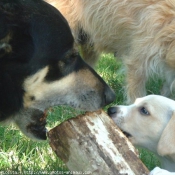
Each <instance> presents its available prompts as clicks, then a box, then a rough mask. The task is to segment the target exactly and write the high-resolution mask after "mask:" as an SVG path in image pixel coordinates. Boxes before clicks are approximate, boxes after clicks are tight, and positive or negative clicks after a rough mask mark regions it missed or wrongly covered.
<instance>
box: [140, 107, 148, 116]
mask: <svg viewBox="0 0 175 175" xmlns="http://www.w3.org/2000/svg"><path fill="white" fill-rule="evenodd" d="M140 113H141V114H143V115H150V114H149V112H148V111H147V109H146V108H145V107H141V108H140Z"/></svg>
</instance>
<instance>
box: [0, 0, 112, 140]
mask: <svg viewBox="0 0 175 175" xmlns="http://www.w3.org/2000/svg"><path fill="white" fill-rule="evenodd" d="M73 45H74V39H73V36H72V34H71V31H70V28H69V26H68V23H67V21H66V20H65V19H64V18H63V16H62V15H61V14H60V13H59V11H58V10H56V9H55V8H54V7H52V6H51V5H49V4H47V3H46V2H44V1H42V0H1V1H0V121H6V120H8V119H9V120H11V121H12V122H15V123H16V124H17V125H18V127H19V128H20V129H21V130H22V132H23V133H24V134H26V135H27V136H28V137H31V138H38V139H46V130H45V124H46V120H45V116H44V111H45V109H47V108H48V107H50V106H55V105H69V106H72V107H74V108H79V109H82V110H89V111H93V110H97V109H99V108H101V107H103V106H105V105H107V104H109V103H111V102H112V101H113V100H114V99H115V94H114V92H113V91H112V90H111V89H110V88H109V87H108V86H107V85H106V83H105V82H104V81H103V80H102V79H101V78H100V77H99V76H98V75H97V73H95V71H94V70H93V69H91V68H90V67H89V66H88V65H87V64H86V63H85V62H84V61H83V60H82V59H81V57H80V56H79V54H78V53H77V52H76V51H75V49H74V47H73Z"/></svg>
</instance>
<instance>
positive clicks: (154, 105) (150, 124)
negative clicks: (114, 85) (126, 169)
mask: <svg viewBox="0 0 175 175" xmlns="http://www.w3.org/2000/svg"><path fill="white" fill-rule="evenodd" d="M116 108H117V113H116V114H114V115H112V116H111V117H112V119H113V120H114V122H115V123H116V124H117V125H118V126H119V127H120V128H121V129H122V130H123V131H125V132H127V133H129V134H130V135H131V137H129V138H130V140H131V142H132V143H133V144H134V145H137V146H142V147H145V148H147V149H150V150H152V151H156V148H157V143H158V141H159V139H160V136H161V134H162V132H163V130H164V128H165V126H166V125H167V123H168V121H169V120H170V118H171V115H172V111H173V109H174V108H175V102H174V101H173V100H170V99H168V98H165V97H162V96H157V95H149V96H146V97H143V98H139V99H137V100H136V101H135V103H134V104H132V105H130V106H117V107H116Z"/></svg>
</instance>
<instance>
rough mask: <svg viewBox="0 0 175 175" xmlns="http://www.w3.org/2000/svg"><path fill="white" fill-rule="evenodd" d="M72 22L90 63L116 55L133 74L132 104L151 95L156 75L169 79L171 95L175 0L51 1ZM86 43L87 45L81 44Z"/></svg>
mask: <svg viewBox="0 0 175 175" xmlns="http://www.w3.org/2000/svg"><path fill="white" fill-rule="evenodd" d="M46 1H47V2H49V3H51V4H52V5H54V6H55V7H57V8H58V9H59V10H60V11H61V13H62V14H63V15H64V16H65V17H66V19H67V20H68V22H69V25H70V26H71V28H72V32H73V34H74V37H75V39H76V41H77V43H78V44H80V45H81V47H82V53H83V56H84V59H85V60H86V61H87V62H88V63H89V64H91V65H93V64H94V63H95V62H96V59H97V57H98V54H99V53H101V52H102V51H104V52H112V53H114V52H116V53H117V57H122V59H123V61H124V64H125V65H126V70H127V78H126V81H127V85H126V92H127V99H128V102H133V101H134V100H135V98H137V97H141V96H144V95H146V88H145V84H146V81H147V79H148V78H149V77H150V76H152V75H153V74H158V75H159V76H160V78H162V79H165V80H166V81H165V84H164V85H163V88H162V91H161V93H162V95H166V96H169V95H170V94H171V93H172V91H173V89H174V78H175V49H174V47H175V0H135V1H130V0H122V1H121V0H46ZM82 38H84V41H81V40H82Z"/></svg>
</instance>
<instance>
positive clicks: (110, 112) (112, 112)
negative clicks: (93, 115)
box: [108, 107, 117, 116]
mask: <svg viewBox="0 0 175 175" xmlns="http://www.w3.org/2000/svg"><path fill="white" fill-rule="evenodd" d="M115 113H117V107H110V108H108V115H109V116H110V115H112V114H115Z"/></svg>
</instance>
